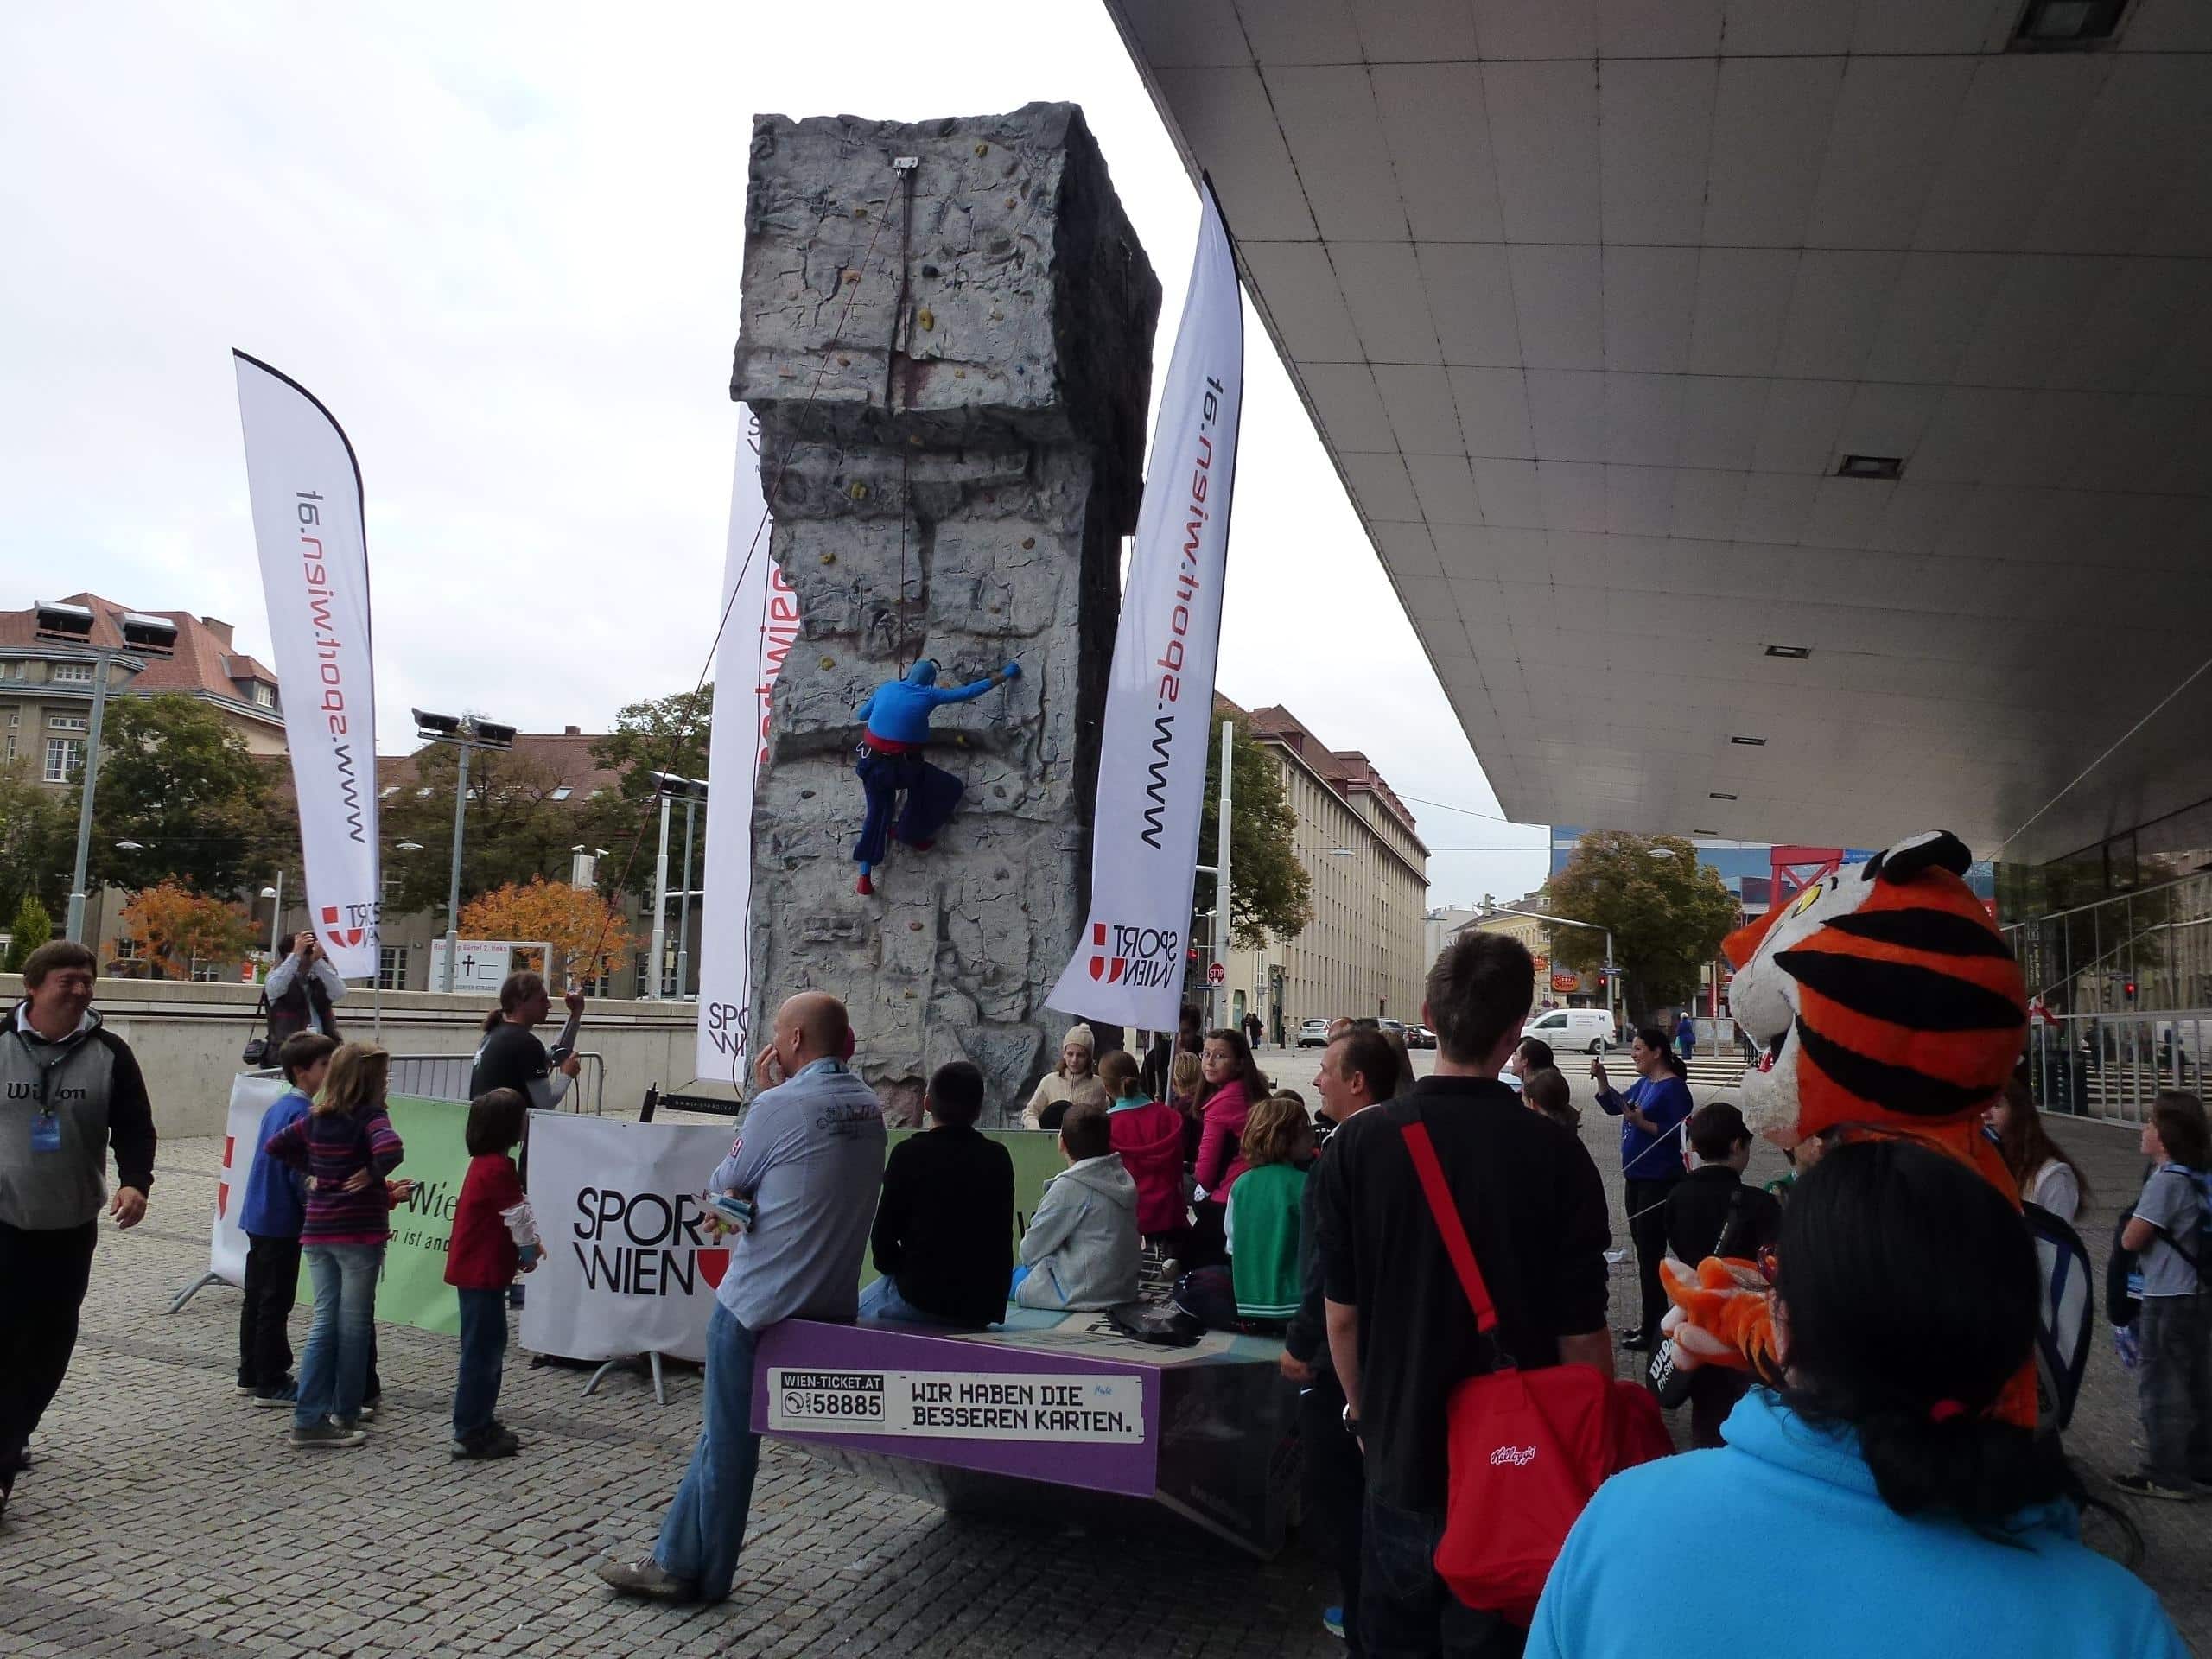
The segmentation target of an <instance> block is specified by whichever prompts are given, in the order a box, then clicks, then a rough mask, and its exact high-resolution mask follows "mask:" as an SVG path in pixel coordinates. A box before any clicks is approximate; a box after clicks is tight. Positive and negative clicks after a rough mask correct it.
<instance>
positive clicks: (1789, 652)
mask: <svg viewBox="0 0 2212 1659" xmlns="http://www.w3.org/2000/svg"><path fill="white" fill-rule="evenodd" d="M1766 654H1767V655H1768V656H1770V657H1787V658H1789V659H1790V661H1792V662H1796V663H1802V662H1803V661H1804V660H1805V658H1808V657H1809V656H1811V655H1812V654H1813V648H1812V647H1811V646H1810V645H1769V646H1768V647H1767V648H1766Z"/></svg>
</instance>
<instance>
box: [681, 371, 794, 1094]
mask: <svg viewBox="0 0 2212 1659" xmlns="http://www.w3.org/2000/svg"><path fill="white" fill-rule="evenodd" d="M738 416H739V422H740V434H741V435H740V436H739V439H738V444H737V477H736V479H735V480H734V483H733V485H732V486H731V489H730V499H729V547H728V552H727V553H726V554H725V555H724V556H723V561H722V610H721V615H722V616H723V617H724V619H725V620H723V623H722V632H721V642H720V643H719V644H718V645H716V646H715V722H714V743H713V747H712V749H711V751H710V752H709V758H708V762H707V766H708V772H707V855H706V875H705V886H704V890H705V893H706V898H705V901H704V904H703V906H702V911H701V915H700V923H699V1045H698V1052H697V1055H696V1058H695V1059H694V1061H693V1062H692V1064H693V1065H694V1066H695V1068H696V1071H697V1074H698V1075H699V1076H700V1077H718V1078H721V1079H723V1080H725V1081H727V1082H728V1083H731V1084H735V1085H737V1086H738V1087H740V1088H742V1087H744V1086H746V1084H747V1078H746V1076H745V1058H746V1055H745V1043H746V1033H747V1030H748V1029H749V1028H750V1027H751V1024H752V1018H751V1004H752V1001H753V780H754V779H755V777H756V776H757V775H758V773H759V772H760V766H761V765H762V763H764V762H765V761H766V760H767V758H768V694H769V692H770V691H772V690H773V689H774V687H775V683H776V676H777V675H778V674H779V672H781V671H782V669H783V666H784V657H785V653H786V652H789V651H790V650H791V642H792V641H793V640H794V639H798V594H795V593H793V592H792V591H791V583H789V582H785V580H784V571H783V567H782V566H781V565H779V564H778V563H776V562H775V560H773V559H772V558H770V557H769V556H768V537H769V534H770V531H771V530H772V525H771V524H770V523H769V520H768V509H767V506H766V503H765V502H764V501H763V499H762V498H761V493H760V428H759V427H758V425H756V424H755V423H754V422H753V411H752V410H750V409H747V407H746V406H745V405H744V404H739V405H738Z"/></svg>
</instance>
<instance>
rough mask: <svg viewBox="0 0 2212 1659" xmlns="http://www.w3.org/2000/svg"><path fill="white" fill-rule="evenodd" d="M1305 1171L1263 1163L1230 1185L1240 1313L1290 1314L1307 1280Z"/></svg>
mask: <svg viewBox="0 0 2212 1659" xmlns="http://www.w3.org/2000/svg"><path fill="white" fill-rule="evenodd" d="M1305 1195H1306V1172H1305V1171H1304V1170H1303V1169H1301V1168H1300V1167H1299V1166H1297V1165H1296V1164H1260V1165H1257V1166H1254V1167H1253V1168H1250V1169H1248V1170H1246V1171H1245V1172H1244V1173H1243V1174H1242V1175H1239V1176H1238V1177H1237V1178H1236V1184H1235V1185H1232V1186H1231V1187H1230V1189H1229V1217H1228V1227H1229V1272H1230V1280H1231V1281H1232V1282H1234V1284H1235V1285H1236V1316H1237V1318H1239V1319H1288V1318H1289V1317H1290V1316H1291V1315H1292V1314H1294V1313H1297V1312H1298V1302H1299V1298H1300V1296H1301V1295H1302V1294H1304V1293H1305V1286H1304V1283H1303V1282H1302V1281H1301V1279H1300V1274H1299V1262H1298V1214H1299V1207H1300V1200H1301V1199H1302V1198H1304V1197H1305Z"/></svg>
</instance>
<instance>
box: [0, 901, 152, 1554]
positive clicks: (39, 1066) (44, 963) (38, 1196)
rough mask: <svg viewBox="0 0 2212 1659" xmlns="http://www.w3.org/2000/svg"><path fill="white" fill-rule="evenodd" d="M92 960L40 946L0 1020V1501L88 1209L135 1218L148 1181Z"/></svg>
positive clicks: (143, 1105) (51, 1369) (124, 1053)
mask: <svg viewBox="0 0 2212 1659" xmlns="http://www.w3.org/2000/svg"><path fill="white" fill-rule="evenodd" d="M98 973H99V958H98V957H94V956H93V955H92V952H91V951H90V950H86V948H85V947H84V946H83V945H81V944H73V943H72V942H70V941H68V940H63V939H57V940H55V941H54V942H53V943H52V944H42V945H41V946H39V948H38V949H37V950H34V951H32V952H31V954H30V956H29V958H28V959H27V960H26V961H25V962H24V963H23V989H24V991H25V992H26V993H27V994H28V995H27V998H26V1000H25V1001H23V1002H22V1003H20V1004H19V1005H17V1006H16V1007H14V1008H12V1009H10V1011H9V1014H8V1016H7V1018H6V1019H5V1020H0V1510H4V1509H5V1507H6V1505H7V1501H8V1497H9V1495H10V1492H11V1491H13V1490H14V1487H15V1484H16V1474H17V1472H18V1471H20V1470H21V1469H22V1461H23V1448H24V1447H25V1446H28V1445H29V1443H30V1438H31V1433H32V1431H33V1430H34V1429H35V1428H36V1427H38V1423H39V1419H40V1418H41V1417H42V1416H44V1415H45V1414H46V1408H47V1406H48V1403H49V1402H51V1401H52V1400H53V1398H54V1393H55V1391H56V1390H57V1389H60V1386H61V1379H62V1376H63V1375H64V1374H65V1373H66V1372H67V1370H68V1369H69V1356H70V1353H71V1351H73V1349H74V1348H75V1347H76V1345H77V1316H78V1313H79V1309H80V1308H81V1307H82V1306H84V1301H85V1289H86V1286H87V1285H88V1284H89V1283H90V1282H91V1280H92V1247H93V1245H94V1244H95V1243H97V1242H98V1240H99V1213H100V1208H101V1206H102V1205H103V1204H105V1205H106V1208H107V1212H108V1214H109V1215H111V1216H112V1217H114V1218H115V1222H116V1224H117V1225H118V1226H119V1227H135V1226H137V1224H138V1223H139V1221H140V1220H141V1218H143V1217H144V1215H145V1213H146V1192H147V1190H148V1189H149V1187H151V1186H152V1185H153V1183H154V1115H153V1109H152V1107H151V1106H150V1104H149V1103H148V1101H147V1099H146V1080H145V1078H144V1077H142V1076H141V1075H140V1074H139V1071H138V1062H137V1058H135V1057H134V1056H133V1055H132V1054H131V1052H130V1045H129V1044H127V1043H125V1042H124V1040H123V1039H121V1038H120V1037H118V1036H116V1035H114V1034H113V1033H111V1032H109V1031H107V1030H105V1029H104V1028H103V1027H102V1026H101V1024H100V1017H99V1014H95V1013H93V1012H92V981H93V978H94V976H96V975H97V974H98ZM111 1145H112V1146H113V1147H114V1148H115V1167H116V1175H117V1179H118V1181H119V1182H120V1185H118V1187H117V1188H116V1192H115V1196H114V1198H112V1199H111V1198H108V1195H107V1183H106V1176H107V1154H108V1147H110V1146H111Z"/></svg>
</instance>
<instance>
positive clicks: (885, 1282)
mask: <svg viewBox="0 0 2212 1659" xmlns="http://www.w3.org/2000/svg"><path fill="white" fill-rule="evenodd" d="M860 1317H861V1319H882V1320H888V1321H889V1322H890V1323H891V1324H893V1325H958V1324H959V1323H960V1321H959V1320H957V1319H944V1318H943V1317H941V1316H940V1315H938V1314H935V1313H928V1312H926V1311H925V1310H924V1309H922V1308H918V1307H916V1306H914V1305H913V1304H912V1302H910V1301H908V1300H906V1298H905V1297H904V1296H901V1295H900V1294H899V1287H898V1286H897V1285H896V1284H894V1283H893V1281H892V1278H891V1275H890V1274H884V1275H883V1276H882V1277H881V1278H880V1279H878V1280H877V1281H875V1282H874V1284H872V1285H870V1286H869V1287H868V1288H867V1289H866V1290H864V1291H862V1292H861V1310H860Z"/></svg>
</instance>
